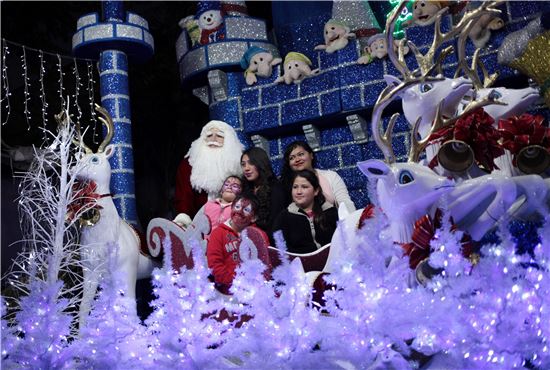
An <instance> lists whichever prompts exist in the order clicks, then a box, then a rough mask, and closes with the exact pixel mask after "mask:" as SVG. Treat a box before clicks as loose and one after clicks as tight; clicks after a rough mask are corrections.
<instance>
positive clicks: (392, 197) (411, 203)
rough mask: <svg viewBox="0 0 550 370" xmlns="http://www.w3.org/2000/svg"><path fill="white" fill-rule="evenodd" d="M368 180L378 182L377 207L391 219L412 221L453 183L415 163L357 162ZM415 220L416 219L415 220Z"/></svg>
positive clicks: (423, 213) (424, 212) (424, 211)
mask: <svg viewBox="0 0 550 370" xmlns="http://www.w3.org/2000/svg"><path fill="white" fill-rule="evenodd" d="M357 166H358V167H359V169H360V170H361V172H363V174H364V175H365V176H367V177H368V178H369V180H375V181H377V184H376V191H377V195H378V200H379V202H380V207H381V208H382V210H383V211H384V213H385V214H386V215H387V216H388V218H389V219H390V220H392V219H393V220H400V219H403V218H404V217H406V218H409V219H411V220H413V221H412V222H414V221H415V220H416V219H417V218H419V217H421V216H423V215H425V214H426V213H428V211H429V210H430V208H431V207H432V206H433V205H434V204H436V203H437V201H438V200H439V198H441V196H442V195H443V194H445V193H447V192H449V191H451V190H452V189H453V188H454V181H453V180H449V179H447V178H446V177H442V176H439V175H438V174H436V173H435V172H434V171H433V170H431V169H430V168H429V167H426V166H423V165H421V164H418V163H414V162H405V163H393V164H391V165H389V164H387V163H385V162H383V161H381V160H378V159H370V160H367V161H364V162H359V163H357ZM415 217H416V218H415Z"/></svg>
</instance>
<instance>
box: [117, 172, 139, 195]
mask: <svg viewBox="0 0 550 370" xmlns="http://www.w3.org/2000/svg"><path fill="white" fill-rule="evenodd" d="M128 189H134V175H133V174H131V173H112V174H111V193H112V194H113V195H117V194H132V193H128Z"/></svg>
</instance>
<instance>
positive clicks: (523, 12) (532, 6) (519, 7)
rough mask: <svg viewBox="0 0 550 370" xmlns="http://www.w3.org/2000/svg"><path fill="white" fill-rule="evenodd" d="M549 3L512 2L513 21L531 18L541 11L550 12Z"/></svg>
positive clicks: (510, 4)
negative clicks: (520, 18)
mask: <svg viewBox="0 0 550 370" xmlns="http://www.w3.org/2000/svg"><path fill="white" fill-rule="evenodd" d="M549 5H550V4H548V2H547V1H510V2H509V6H510V15H511V16H512V19H515V18H519V17H531V16H533V15H534V14H535V13H537V12H540V11H548V10H550V6H549Z"/></svg>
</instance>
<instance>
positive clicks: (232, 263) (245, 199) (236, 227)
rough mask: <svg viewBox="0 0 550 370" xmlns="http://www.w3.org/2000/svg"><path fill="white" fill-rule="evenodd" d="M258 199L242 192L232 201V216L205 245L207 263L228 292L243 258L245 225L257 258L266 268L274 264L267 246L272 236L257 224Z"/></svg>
mask: <svg viewBox="0 0 550 370" xmlns="http://www.w3.org/2000/svg"><path fill="white" fill-rule="evenodd" d="M257 209H258V200H257V198H256V197H255V196H254V194H250V193H242V194H239V195H238V196H237V197H236V198H235V200H234V201H233V203H232V205H231V218H230V219H229V220H227V221H225V222H224V223H222V224H220V226H218V227H217V228H216V229H215V230H214V231H212V234H210V239H209V240H208V245H207V247H206V259H207V261H208V267H209V268H210V269H211V270H212V275H213V278H214V283H215V284H216V288H218V290H220V291H221V292H222V293H225V294H227V293H228V292H229V287H230V286H231V283H232V282H233V278H234V277H235V269H236V268H237V266H238V265H239V264H240V262H241V255H240V253H242V252H241V251H240V250H239V247H240V245H241V232H242V231H243V230H244V229H246V230H247V231H248V237H249V238H250V240H251V241H252V242H253V243H254V244H255V246H256V249H257V258H258V259H260V260H261V261H262V262H264V263H265V264H266V266H267V267H268V269H267V270H269V269H270V268H271V263H270V260H269V254H268V252H267V246H268V245H269V239H268V238H267V235H266V234H265V233H264V232H263V231H262V230H260V229H258V228H257V227H254V222H255V221H256V210H257Z"/></svg>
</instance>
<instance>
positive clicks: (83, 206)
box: [67, 181, 103, 221]
mask: <svg viewBox="0 0 550 370" xmlns="http://www.w3.org/2000/svg"><path fill="white" fill-rule="evenodd" d="M96 189H97V185H96V183H95V182H94V181H88V182H81V181H78V182H75V183H74V184H73V193H74V197H73V201H72V202H71V203H70V204H69V206H68V207H67V208H68V209H67V217H68V219H69V220H70V221H72V220H73V219H74V218H75V216H76V215H80V214H81V212H82V210H89V209H93V208H95V209H103V207H102V206H100V205H99V204H97V200H98V199H99V198H103V195H100V194H98V193H96Z"/></svg>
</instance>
